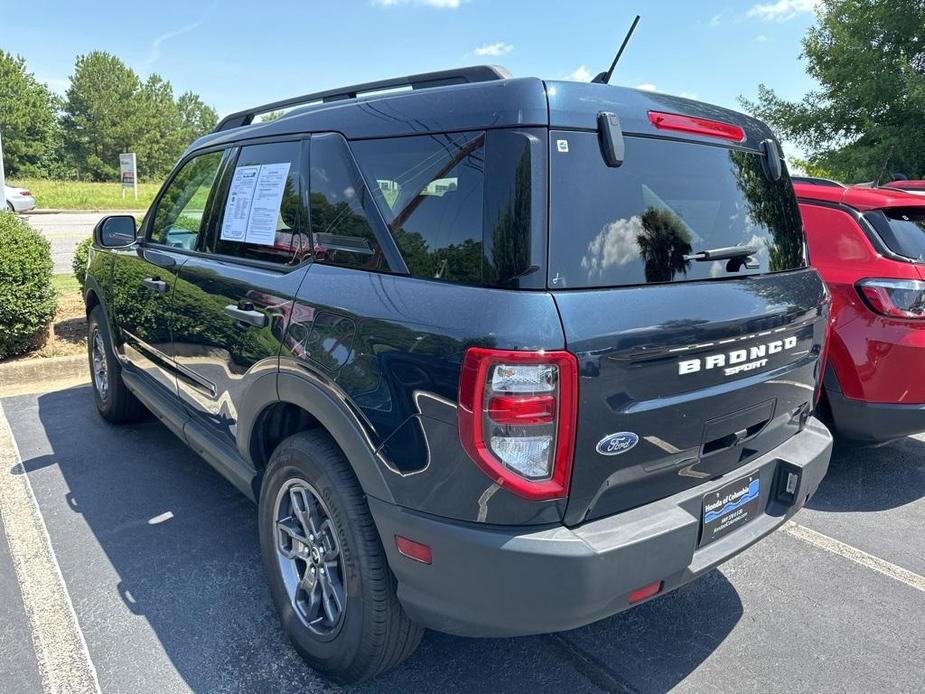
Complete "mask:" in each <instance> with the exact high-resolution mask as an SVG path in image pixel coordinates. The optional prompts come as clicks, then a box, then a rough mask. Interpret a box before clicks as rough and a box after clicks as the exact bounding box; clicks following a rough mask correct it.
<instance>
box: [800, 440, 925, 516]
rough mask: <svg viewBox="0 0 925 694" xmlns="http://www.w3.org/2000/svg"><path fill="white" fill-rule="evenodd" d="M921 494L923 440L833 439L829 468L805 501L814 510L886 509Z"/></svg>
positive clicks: (924, 484) (923, 493)
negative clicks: (858, 442) (857, 442)
mask: <svg viewBox="0 0 925 694" xmlns="http://www.w3.org/2000/svg"><path fill="white" fill-rule="evenodd" d="M922 497H925V441H920V440H919V439H915V438H911V437H907V438H904V439H900V440H898V441H894V442H892V443H890V444H887V445H885V446H880V447H871V446H867V447H865V446H854V445H850V444H843V443H836V446H835V450H834V451H833V453H832V461H831V462H830V463H829V471H828V474H826V476H825V479H823V480H822V484H821V485H819V490H818V491H817V492H816V494H815V495H814V496H813V498H812V499H810V500H809V503H807V504H806V508H810V509H814V510H816V511H830V512H846V511H859V512H868V511H886V510H888V509H892V508H897V507H899V506H905V505H906V504H908V503H911V502H913V501H917V500H918V499H921V498H922Z"/></svg>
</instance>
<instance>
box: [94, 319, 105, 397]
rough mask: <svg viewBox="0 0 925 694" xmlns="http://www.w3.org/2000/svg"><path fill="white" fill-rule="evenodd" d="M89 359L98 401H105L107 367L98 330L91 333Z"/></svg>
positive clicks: (101, 337) (103, 346)
mask: <svg viewBox="0 0 925 694" xmlns="http://www.w3.org/2000/svg"><path fill="white" fill-rule="evenodd" d="M90 358H91V363H92V365H93V385H94V386H96V392H97V393H98V394H99V396H100V400H103V401H105V400H106V398H107V397H108V396H109V366H108V365H107V364H106V345H105V344H104V343H103V335H102V333H101V332H100V330H99V328H97V329H96V330H94V331H93V339H92V348H91V352H90Z"/></svg>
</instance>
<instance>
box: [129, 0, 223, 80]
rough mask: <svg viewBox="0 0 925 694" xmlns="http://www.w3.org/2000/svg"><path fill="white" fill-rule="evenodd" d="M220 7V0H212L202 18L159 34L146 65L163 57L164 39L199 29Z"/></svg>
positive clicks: (148, 65) (149, 65) (153, 42)
mask: <svg viewBox="0 0 925 694" xmlns="http://www.w3.org/2000/svg"><path fill="white" fill-rule="evenodd" d="M217 7H218V0H212V2H211V3H210V4H209V6H208V7H207V8H206V11H205V12H204V13H203V15H202V18H200V19H197V20H196V21H195V22H190V23H189V24H185V25H183V26H181V27H180V28H178V29H172V30H171V31H166V32H164V33H163V34H161V35H160V36H158V37H157V38H156V39H154V41H152V42H151V48H150V50H149V51H148V58H147V59H146V60H145V63H144V66H145V67H146V68H148V67H151V66H152V65H153V64H154V63H156V62H157V61H158V60H159V59H160V57H161V44H162V43H164V41H169V40H170V39H174V38H176V37H177V36H182V35H183V34H188V33H189V32H191V31H194V30H195V29H198V28H199V27H200V26H201V25H202V23H203V22H204V21H205V20H206V17H207V16H208V15H210V14H211V13H212V12H214V11H215V9H216V8H217Z"/></svg>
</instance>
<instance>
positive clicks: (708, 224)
mask: <svg viewBox="0 0 925 694" xmlns="http://www.w3.org/2000/svg"><path fill="white" fill-rule="evenodd" d="M550 137H551V142H550V160H551V161H550V169H551V190H550V196H551V198H550V210H551V218H550V238H549V256H550V258H549V277H550V286H551V287H554V288H575V287H616V286H627V285H638V284H648V283H656V282H679V281H684V280H706V279H716V278H726V277H742V276H745V275H753V274H761V273H768V272H781V271H785V270H792V269H795V268H799V267H803V266H804V262H805V261H804V259H803V233H802V223H801V221H800V212H799V208H798V207H797V204H796V198H795V197H794V194H793V189H792V186H791V183H790V179H789V177H788V176H787V175H786V174H785V175H784V176H783V177H782V178H781V180H779V181H771V180H770V179H769V178H768V177H767V176H766V175H765V173H764V169H763V165H762V159H761V155H759V154H755V153H751V152H746V151H743V150H737V149H729V148H726V147H719V146H711V145H702V144H691V143H685V142H679V141H673V140H662V139H654V138H642V137H627V138H625V142H626V153H625V159H624V163H623V165H622V166H620V167H619V168H612V167H608V166H607V165H606V164H605V162H604V160H603V157H602V156H601V148H600V144H599V143H598V137H597V134H596V133H587V132H565V131H560V132H552V133H551V134H550ZM732 246H745V247H748V248H750V249H754V251H753V253H752V255H751V256H750V262H749V263H748V265H749V266H751V265H754V267H748V266H746V264H745V262H744V259H733V260H714V261H697V260H695V259H693V258H691V257H690V256H692V255H694V254H696V253H698V252H701V251H708V250H713V249H719V248H728V247H732Z"/></svg>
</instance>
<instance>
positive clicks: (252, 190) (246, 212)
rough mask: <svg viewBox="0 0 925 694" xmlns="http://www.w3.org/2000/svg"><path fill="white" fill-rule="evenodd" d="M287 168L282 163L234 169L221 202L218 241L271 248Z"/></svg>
mask: <svg viewBox="0 0 925 694" xmlns="http://www.w3.org/2000/svg"><path fill="white" fill-rule="evenodd" d="M289 166H290V164H289V162H282V163H279V164H260V165H257V166H239V167H237V168H236V169H235V170H234V176H233V177H232V179H231V188H230V190H229V191H228V200H227V201H226V202H225V217H224V219H223V220H222V233H221V239H222V241H237V242H238V243H253V244H257V245H260V246H272V245H273V243H274V242H275V241H276V231H277V222H278V220H279V210H280V205H281V204H282V201H283V193H284V192H285V190H286V182H287V181H288V179H289Z"/></svg>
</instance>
